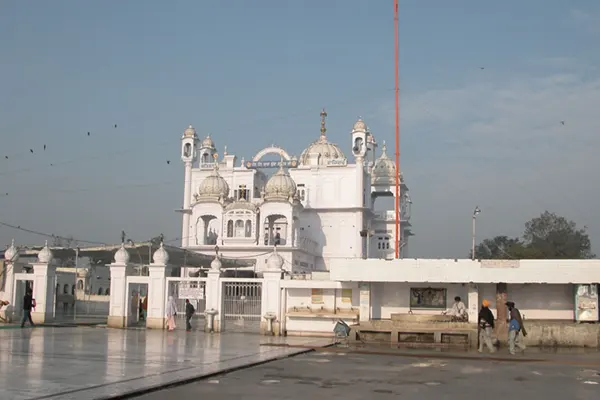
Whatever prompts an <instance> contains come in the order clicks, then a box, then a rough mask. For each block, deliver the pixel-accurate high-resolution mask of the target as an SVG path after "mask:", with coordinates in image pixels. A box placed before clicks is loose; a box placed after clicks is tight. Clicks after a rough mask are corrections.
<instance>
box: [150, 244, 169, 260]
mask: <svg viewBox="0 0 600 400" xmlns="http://www.w3.org/2000/svg"><path fill="white" fill-rule="evenodd" d="M152 260H153V261H154V264H160V265H167V264H168V263H169V253H167V251H166V250H165V248H164V247H163V244H162V243H161V244H160V247H159V248H158V250H156V251H155V252H154V254H153V255H152Z"/></svg>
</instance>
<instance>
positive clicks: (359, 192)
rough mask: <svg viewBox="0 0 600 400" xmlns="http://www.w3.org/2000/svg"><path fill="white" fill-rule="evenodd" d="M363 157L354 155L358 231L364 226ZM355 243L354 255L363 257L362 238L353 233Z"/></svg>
mask: <svg viewBox="0 0 600 400" xmlns="http://www.w3.org/2000/svg"><path fill="white" fill-rule="evenodd" d="M364 168H365V167H364V158H363V157H362V156H356V206H357V207H358V210H359V211H357V215H356V219H355V225H356V230H358V231H360V230H362V229H363V227H364V216H363V210H362V209H363V207H364V206H365V201H364V200H365V193H364V191H365V173H364ZM354 240H355V243H354V246H352V247H353V250H354V251H353V253H354V257H359V258H363V249H364V247H365V246H364V240H365V239H364V238H363V237H362V236H361V235H358V234H356V235H355V239H354Z"/></svg>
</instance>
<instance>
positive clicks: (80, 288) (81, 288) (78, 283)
mask: <svg viewBox="0 0 600 400" xmlns="http://www.w3.org/2000/svg"><path fill="white" fill-rule="evenodd" d="M77 290H83V281H82V280H81V279H80V280H78V281H77Z"/></svg>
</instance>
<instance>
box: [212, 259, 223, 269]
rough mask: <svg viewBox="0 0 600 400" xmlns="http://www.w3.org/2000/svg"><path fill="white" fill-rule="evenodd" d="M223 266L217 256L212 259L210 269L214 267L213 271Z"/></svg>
mask: <svg viewBox="0 0 600 400" xmlns="http://www.w3.org/2000/svg"><path fill="white" fill-rule="evenodd" d="M222 266H223V264H222V263H221V260H220V259H219V256H215V259H214V260H212V262H211V263H210V269H212V270H213V271H219V270H220V269H221V267H222Z"/></svg>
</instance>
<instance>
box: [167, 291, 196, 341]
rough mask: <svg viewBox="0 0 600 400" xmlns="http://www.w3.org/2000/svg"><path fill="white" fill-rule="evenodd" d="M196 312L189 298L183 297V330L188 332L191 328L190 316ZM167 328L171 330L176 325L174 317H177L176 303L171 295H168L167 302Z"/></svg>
mask: <svg viewBox="0 0 600 400" xmlns="http://www.w3.org/2000/svg"><path fill="white" fill-rule="evenodd" d="M195 313H196V309H195V308H194V306H193V305H192V303H190V300H189V299H185V330H186V331H187V332H190V331H191V330H192V317H193V316H194V314H195ZM166 315H167V330H168V331H173V330H175V328H176V327H177V323H176V321H175V317H177V303H175V299H174V298H173V296H169V301H168V302H167V312H166Z"/></svg>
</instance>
